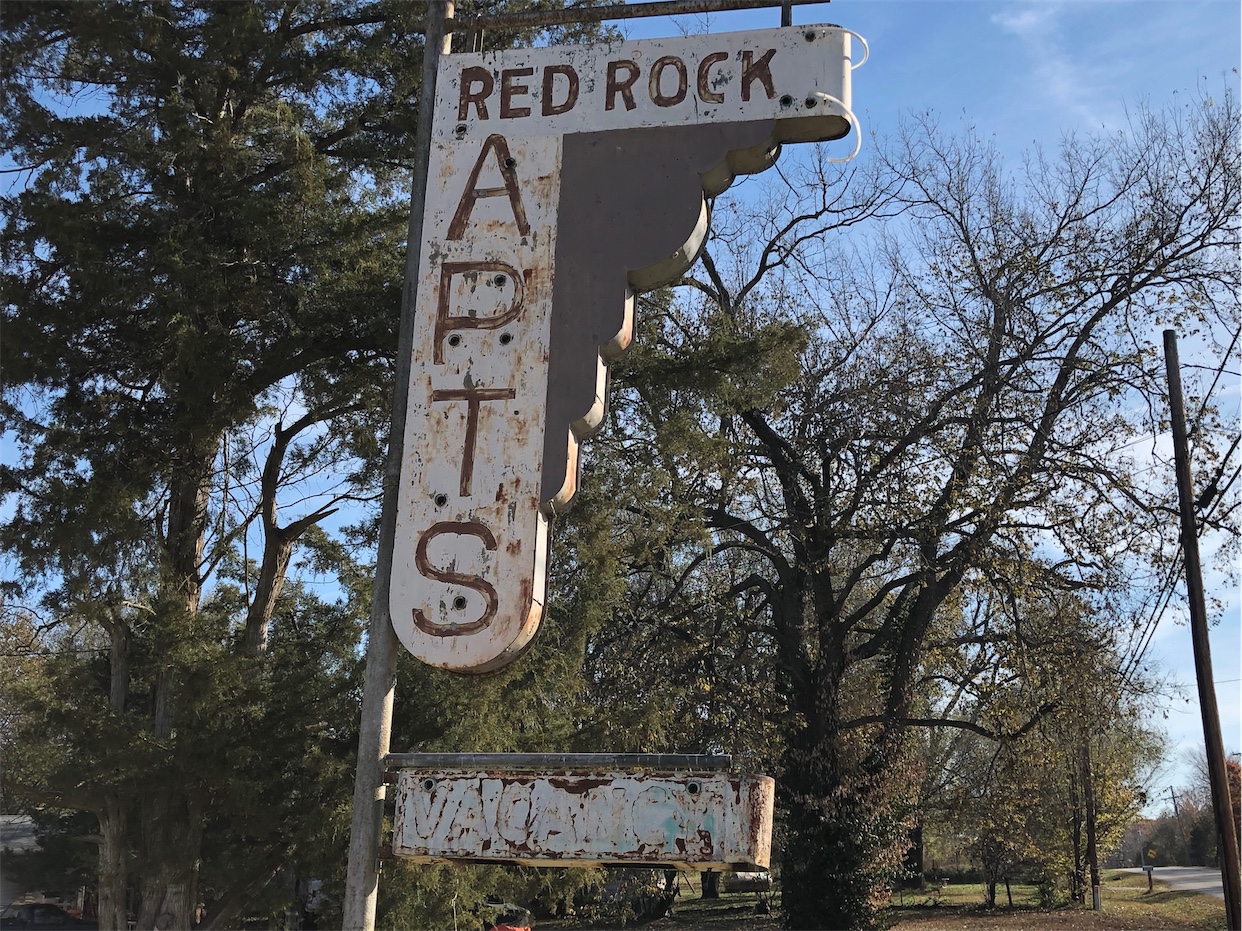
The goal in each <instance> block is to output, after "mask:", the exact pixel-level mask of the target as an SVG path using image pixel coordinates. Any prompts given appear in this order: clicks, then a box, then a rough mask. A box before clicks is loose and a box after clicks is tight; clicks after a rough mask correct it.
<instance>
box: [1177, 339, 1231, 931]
mask: <svg viewBox="0 0 1242 931" xmlns="http://www.w3.org/2000/svg"><path fill="white" fill-rule="evenodd" d="M1164 363H1165V370H1166V371H1167V373H1168V379H1169V412H1170V420H1171V423H1172V428H1173V461H1174V465H1175V466H1176V469H1177V497H1178V502H1179V505H1180V510H1181V523H1182V552H1183V554H1184V556H1185V560H1186V594H1187V598H1188V600H1189V602H1190V639H1191V644H1192V645H1193V647H1194V653H1195V678H1196V680H1197V681H1198V685H1199V710H1200V711H1201V713H1202V716H1203V745H1204V750H1205V751H1206V754H1207V764H1208V780H1209V782H1210V783H1211V786H1212V806H1213V808H1214V810H1215V812H1216V830H1217V832H1218V834H1219V835H1220V852H1221V854H1220V869H1221V879H1222V880H1223V882H1224V890H1225V916H1226V918H1227V921H1228V927H1229V929H1230V931H1239V929H1242V914H1239V913H1240V912H1242V883H1239V862H1238V835H1237V833H1236V830H1235V828H1234V825H1233V805H1232V803H1231V802H1230V798H1229V778H1228V773H1227V771H1226V769H1225V746H1224V742H1223V741H1222V739H1221V735H1220V709H1219V708H1218V706H1217V704H1216V684H1215V682H1214V681H1213V680H1212V651H1211V647H1210V645H1209V642H1208V623H1207V604H1206V599H1205V597H1204V593H1203V570H1202V567H1201V565H1200V563H1199V529H1198V524H1197V522H1196V520H1195V503H1194V502H1195V495H1194V485H1193V482H1192V480H1191V474H1190V446H1189V444H1188V442H1187V440H1186V411H1185V408H1184V406H1183V405H1184V402H1183V400H1182V374H1181V367H1180V365H1179V363H1178V359H1177V334H1176V333H1175V332H1174V331H1173V330H1165V331H1164Z"/></svg>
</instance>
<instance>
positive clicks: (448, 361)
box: [389, 26, 854, 673]
mask: <svg viewBox="0 0 1242 931" xmlns="http://www.w3.org/2000/svg"><path fill="white" fill-rule="evenodd" d="M853 67H854V64H853V62H852V61H851V34H850V33H849V32H847V31H846V30H843V29H840V28H838V27H835V26H797V27H784V28H781V29H771V30H762V31H755V32H739V33H726V34H722V35H702V36H690V37H685V38H678V39H659V40H644V41H637V42H615V43H608V44H600V45H586V46H564V47H553V48H534V49H515V50H511V51H504V52H492V53H485V54H456V55H447V56H445V57H444V58H443V59H442V61H441V64H440V71H439V77H438V82H439V83H438V88H437V97H436V116H435V122H434V126H433V144H432V152H431V162H430V172H429V180H428V187H427V200H426V210H425V213H424V215H423V242H422V244H421V249H422V254H421V265H420V268H421V269H422V272H421V277H420V279H419V281H418V282H417V296H416V309H415V333H414V344H413V356H412V359H411V363H412V364H411V376H410V385H409V403H408V408H407V409H408V416H407V420H406V423H405V440H404V446H403V449H404V451H405V455H404V461H403V463H402V472H401V484H400V493H399V504H398V511H397V527H396V538H395V549H394V553H393V571H392V588H391V590H390V595H389V598H390V602H389V603H390V608H391V612H392V622H393V627H394V629H395V630H396V632H397V635H398V636H399V637H400V639H401V641H402V642H403V643H404V644H405V646H406V647H407V648H408V649H409V650H410V652H411V653H413V654H414V655H415V656H417V657H418V658H419V659H421V660H423V661H424V662H426V663H429V664H431V665H433V666H438V667H441V668H444V669H449V670H453V671H456V672H466V673H471V672H473V673H480V672H487V671H490V670H493V669H497V668H499V667H501V666H504V665H505V664H506V663H509V662H511V661H512V660H513V659H514V658H516V657H517V656H518V655H519V654H520V653H521V651H522V650H523V648H525V647H526V646H527V644H529V642H530V640H531V638H532V637H533V636H534V634H535V630H536V629H537V628H538V626H539V620H540V617H541V616H542V613H543V605H544V599H545V593H544V580H545V575H546V555H547V544H548V521H549V519H550V518H552V517H553V516H554V515H555V514H556V513H558V512H560V511H562V510H564V508H565V507H566V506H568V504H569V502H570V500H571V499H572V498H573V496H574V491H575V489H576V485H577V479H578V444H579V442H580V441H581V440H582V439H583V438H584V437H587V436H589V435H590V434H591V433H592V432H593V431H594V430H595V429H597V428H598V426H599V425H600V422H601V420H602V418H603V415H604V407H605V401H606V397H607V382H608V364H609V362H610V360H612V359H613V358H615V357H616V356H617V355H618V354H619V353H621V352H622V351H624V350H625V348H626V347H627V346H628V345H629V342H630V338H631V334H632V332H633V313H634V296H635V294H636V293H637V292H640V291H643V290H647V289H650V288H655V287H659V286H661V285H664V284H668V283H670V282H672V281H674V280H675V279H676V278H677V277H678V276H679V275H681V274H682V273H683V272H684V271H685V270H686V269H687V268H689V266H690V265H691V263H692V262H693V261H694V259H695V258H696V257H697V256H698V253H699V250H700V248H701V247H702V245H703V242H704V239H705V237H706V234H707V223H708V212H707V206H706V201H705V196H712V195H715V194H718V193H720V192H721V191H723V190H724V189H725V188H727V187H728V186H729V184H730V183H731V182H732V181H733V179H734V177H735V176H736V175H738V174H745V173H751V172H757V171H761V170H763V169H765V168H767V167H769V166H770V165H771V164H772V163H773V161H774V160H775V158H776V156H777V154H778V153H779V147H780V145H781V144H782V143H786V142H809V141H819V140H829V139H838V138H841V137H843V136H845V135H847V134H848V133H849V131H850V127H851V125H852V122H853V117H852V114H851V112H850V72H851V70H852V68H853Z"/></svg>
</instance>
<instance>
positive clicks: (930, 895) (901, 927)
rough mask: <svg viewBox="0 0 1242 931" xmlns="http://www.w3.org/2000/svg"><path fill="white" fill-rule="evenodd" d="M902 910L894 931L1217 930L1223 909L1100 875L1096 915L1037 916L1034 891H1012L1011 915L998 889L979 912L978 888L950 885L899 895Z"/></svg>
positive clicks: (1143, 880)
mask: <svg viewBox="0 0 1242 931" xmlns="http://www.w3.org/2000/svg"><path fill="white" fill-rule="evenodd" d="M902 898H904V901H905V905H904V907H903V906H902V905H901V904H900V902H901V900H900V899H897V898H895V899H894V901H893V906H892V908H890V910H889V911H890V916H891V917H892V918H894V919H895V921H894V924H893V926H892V927H893V928H894V929H895V931H948V929H969V931H993V929H996V931H1001V929H1006V931H1007V929H1014V931H1017V929H1028V928H1034V929H1040V928H1067V929H1069V928H1075V929H1076V928H1082V929H1090V931H1129V929H1148V928H1151V929H1161V928H1199V929H1217V928H1219V929H1223V928H1224V927H1225V903H1224V901H1223V900H1221V899H1217V898H1215V897H1213V896H1207V895H1199V894H1198V893H1194V892H1174V891H1172V890H1171V889H1170V888H1169V886H1168V884H1167V883H1162V882H1161V881H1160V880H1156V882H1155V887H1154V889H1153V891H1152V892H1148V891H1147V877H1145V876H1142V875H1135V874H1132V873H1117V872H1111V871H1107V872H1105V873H1104V876H1103V882H1102V883H1101V887H1100V902H1101V910H1100V911H1099V912H1094V911H1092V910H1091V908H1090V907H1089V906H1088V907H1087V908H1083V907H1081V906H1071V907H1066V908H1058V909H1051V910H1046V911H1041V910H1040V909H1039V907H1038V901H1039V899H1038V893H1037V891H1036V889H1035V887H1034V886H1014V887H1013V902H1014V908H1013V910H1012V911H1011V910H1010V909H1009V908H1008V907H1007V904H1008V902H1007V899H1006V897H1005V890H1004V887H1003V886H1002V887H1000V888H998V889H997V893H996V899H997V902H998V903H1000V907H998V908H995V909H991V910H988V909H984V908H983V906H982V903H983V899H984V890H983V886H982V885H950V886H944V887H943V888H941V889H940V890H939V892H933V891H931V890H929V891H928V892H927V893H924V894H923V895H922V897H921V898H920V897H919V896H917V895H916V896H911V895H910V894H909V893H906V894H904V896H903V897H902Z"/></svg>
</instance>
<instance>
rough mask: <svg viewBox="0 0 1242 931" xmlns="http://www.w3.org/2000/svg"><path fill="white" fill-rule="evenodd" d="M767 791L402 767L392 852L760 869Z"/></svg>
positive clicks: (717, 784) (428, 857)
mask: <svg viewBox="0 0 1242 931" xmlns="http://www.w3.org/2000/svg"><path fill="white" fill-rule="evenodd" d="M773 791H774V783H773V781H772V779H771V778H769V777H767V776H751V775H738V774H733V773H715V772H705V773H635V772H629V773H624V772H597V773H582V772H567V773H563V774H549V773H526V772H513V771H508V770H482V771H469V770H460V769H458V770H430V769H421V770H410V769H407V770H402V771H401V772H400V774H399V776H398V779H397V798H396V817H395V819H394V822H393V853H394V854H395V855H396V856H399V857H403V858H409V859H413V860H415V861H422V862H437V861H438V862H443V861H454V860H467V861H472V862H477V861H480V860H496V861H500V862H506V863H520V864H524V865H528V866H565V865H568V864H575V865H597V866H598V865H609V864H612V865H615V864H627V865H631V866H667V867H669V868H674V867H675V868H677V869H686V870H706V869H717V870H724V869H731V868H736V869H766V868H767V866H768V861H769V859H770V855H771V834H772V803H773Z"/></svg>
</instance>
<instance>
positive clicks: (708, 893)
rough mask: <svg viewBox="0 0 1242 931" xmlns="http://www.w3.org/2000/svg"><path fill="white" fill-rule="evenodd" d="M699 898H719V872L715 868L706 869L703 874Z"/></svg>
mask: <svg viewBox="0 0 1242 931" xmlns="http://www.w3.org/2000/svg"><path fill="white" fill-rule="evenodd" d="M699 898H703V899H718V898H720V874H719V873H717V872H716V871H715V870H707V871H706V872H705V873H704V874H703V881H702V892H701V894H700V896H699Z"/></svg>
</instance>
